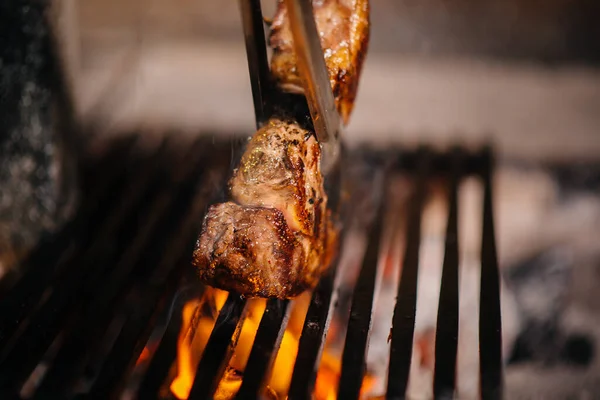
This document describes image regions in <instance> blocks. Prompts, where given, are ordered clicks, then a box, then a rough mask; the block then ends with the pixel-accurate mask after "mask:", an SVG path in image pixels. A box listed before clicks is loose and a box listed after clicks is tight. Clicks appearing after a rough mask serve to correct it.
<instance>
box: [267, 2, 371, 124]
mask: <svg viewBox="0 0 600 400" xmlns="http://www.w3.org/2000/svg"><path fill="white" fill-rule="evenodd" d="M312 5H313V12H314V15H315V22H316V25H317V30H318V31H319V36H320V38H321V47H322V48H323V53H324V55H325V65H326V66H327V70H328V71H329V81H330V83H331V88H332V90H333V94H334V97H335V101H336V105H337V108H338V110H339V112H340V115H341V117H342V119H343V121H344V123H345V124H347V123H348V120H349V118H350V113H351V112H352V108H353V106H354V99H355V98H356V92H357V90H358V81H359V77H360V72H361V69H362V66H363V61H364V57H365V54H366V53H367V47H368V43H369V34H370V32H369V1H368V0H313V2H312ZM288 21H289V19H288V16H287V10H286V7H285V6H284V2H283V0H280V1H279V4H278V6H277V11H276V14H275V17H274V18H273V24H272V25H271V35H270V44H271V47H272V48H273V57H272V59H271V71H272V73H273V76H274V78H275V80H276V81H277V82H278V83H279V85H280V86H281V87H282V88H283V89H284V90H287V91H293V92H302V81H301V79H300V76H299V74H298V70H297V68H296V55H295V52H294V46H293V39H292V31H291V28H290V24H289V22H288Z"/></svg>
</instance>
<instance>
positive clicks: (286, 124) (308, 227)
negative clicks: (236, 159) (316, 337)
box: [193, 0, 369, 298]
mask: <svg viewBox="0 0 600 400" xmlns="http://www.w3.org/2000/svg"><path fill="white" fill-rule="evenodd" d="M313 7H314V14H315V18H316V23H317V29H318V30H319V33H320V37H321V45H322V47H323V48H324V52H325V59H326V66H327V68H328V71H329V76H330V80H331V85H332V89H333V92H334V96H335V99H336V106H337V108H338V111H339V112H340V114H341V115H342V117H343V118H344V119H345V121H347V120H348V117H349V115H350V112H351V111H352V105H353V102H354V97H355V95H356V89H357V85H358V79H359V74H360V70H361V67H362V62H363V57H364V54H365V52H366V49H367V41H368V35H369V27H368V24H369V18H368V12H369V7H368V1H367V0H357V1H354V0H352V1H350V0H340V1H334V0H323V1H314V2H313ZM291 40H292V34H291V32H290V27H289V23H288V21H287V14H286V11H285V8H284V6H283V3H282V2H280V3H279V5H278V9H277V15H276V17H275V20H274V23H273V25H272V32H271V46H272V47H273V49H274V55H273V59H272V65H271V70H272V71H271V72H272V74H273V76H274V78H275V80H276V81H277V82H278V83H279V87H280V89H281V90H283V91H288V92H294V91H296V92H297V91H298V90H297V89H298V88H301V82H300V78H299V77H298V74H297V71H296V61H295V56H294V53H293V50H292V49H293V46H292V44H293V43H292V42H291ZM300 91H301V90H300ZM282 115H283V112H281V114H277V116H274V117H272V118H271V119H270V120H269V121H268V123H267V124H266V125H265V126H264V127H263V128H261V129H260V130H259V131H258V132H257V133H256V134H255V135H254V136H253V137H252V139H251V140H250V142H249V143H248V146H247V148H246V151H245V153H244V155H243V156H242V159H241V163H240V165H239V167H238V168H237V169H236V170H235V171H234V174H233V177H232V179H231V181H230V194H231V199H232V202H228V203H224V204H218V205H215V206H213V207H211V208H210V209H209V211H208V214H207V215H206V217H205V220H204V225H203V228H202V233H201V235H200V238H199V239H198V242H197V245H196V249H195V251H194V256H193V264H194V266H195V267H196V268H197V269H198V273H199V275H200V278H201V280H202V281H204V282H205V283H207V284H209V285H212V286H215V287H217V288H220V289H225V290H233V291H236V292H237V293H239V294H242V295H246V296H260V297H276V298H290V297H294V296H297V295H299V294H300V293H302V292H303V291H305V290H306V289H310V288H313V287H314V286H315V285H316V283H317V281H318V279H319V277H320V276H321V275H322V274H323V272H324V271H325V270H326V269H327V268H328V267H329V264H330V262H331V260H332V258H333V256H334V253H335V251H336V246H335V244H336V243H337V239H338V229H337V226H336V224H335V223H334V222H333V221H334V220H333V216H332V213H331V210H330V209H329V208H328V199H327V196H326V194H325V189H324V182H323V175H322V172H321V149H320V147H319V143H318V142H317V140H316V138H315V134H314V132H313V131H312V130H311V129H309V128H307V127H306V126H304V125H303V124H301V123H299V122H298V120H296V119H294V118H289V117H284V116H282Z"/></svg>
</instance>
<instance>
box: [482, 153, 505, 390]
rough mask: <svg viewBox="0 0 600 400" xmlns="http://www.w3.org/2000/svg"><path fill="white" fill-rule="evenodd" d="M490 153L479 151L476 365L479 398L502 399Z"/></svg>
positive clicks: (499, 317) (497, 283)
mask: <svg viewBox="0 0 600 400" xmlns="http://www.w3.org/2000/svg"><path fill="white" fill-rule="evenodd" d="M492 170H493V156H492V153H491V150H490V149H486V150H485V151H484V152H483V168H482V178H483V186H484V197H483V233H482V242H481V287H480V295H479V303H480V306H479V307H480V308H479V368H480V378H481V382H480V383H481V396H482V398H483V399H486V400H487V399H490V400H496V399H501V398H502V379H503V378H502V319H501V315H500V277H499V271H498V257H497V254H496V238H495V234H494V218H493V205H492V199H493V197H492Z"/></svg>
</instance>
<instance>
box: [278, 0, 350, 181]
mask: <svg viewBox="0 0 600 400" xmlns="http://www.w3.org/2000/svg"><path fill="white" fill-rule="evenodd" d="M285 5H286V7H287V11H288V16H289V19H290V28H291V31H292V35H293V40H294V51H295V54H296V62H297V67H298V72H299V75H300V79H301V80H302V83H303V87H304V93H305V96H306V100H307V101H308V107H309V109H310V114H311V117H312V121H313V125H314V128H315V133H316V134H317V139H318V140H319V143H320V144H321V145H322V146H323V157H324V159H325V162H323V161H322V163H324V164H325V168H324V169H325V170H326V171H327V170H328V169H329V167H330V166H331V165H333V164H335V162H336V160H337V157H338V156H339V154H338V153H339V130H340V121H341V119H340V116H339V113H338V111H337V108H336V106H335V99H334V97H333V92H332V89H331V84H330V82H329V74H328V72H327V66H326V65H325V58H324V56H323V48H322V47H321V42H320V40H319V34H318V32H317V26H316V23H315V18H314V14H313V9H312V1H311V0H285Z"/></svg>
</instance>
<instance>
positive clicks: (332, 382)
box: [170, 288, 373, 400]
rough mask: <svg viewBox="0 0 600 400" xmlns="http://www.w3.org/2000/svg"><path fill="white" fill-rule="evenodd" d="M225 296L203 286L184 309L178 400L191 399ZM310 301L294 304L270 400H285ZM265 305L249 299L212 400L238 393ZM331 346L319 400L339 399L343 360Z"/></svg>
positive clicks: (173, 386) (272, 379)
mask: <svg viewBox="0 0 600 400" xmlns="http://www.w3.org/2000/svg"><path fill="white" fill-rule="evenodd" d="M226 298H227V293H226V292H223V291H221V290H217V289H212V288H207V290H206V292H205V294H204V297H203V298H202V299H196V300H192V301H189V302H188V303H187V304H186V305H185V306H184V308H183V316H182V317H183V318H182V326H181V331H180V334H179V339H178V345H177V376H176V377H175V379H174V380H173V382H172V384H171V386H170V389H171V392H172V393H173V395H175V396H176V397H177V398H178V399H186V398H187V397H188V395H189V392H190V390H191V387H192V384H193V381H194V376H195V372H196V366H197V365H198V363H199V361H200V358H201V357H202V353H203V350H204V347H205V346H206V343H207V341H208V338H209V336H210V333H211V331H212V329H213V327H214V324H215V321H216V317H217V315H218V312H219V311H220V310H221V308H222V307H223V304H224V303H225V300H226ZM309 303H310V293H305V294H304V295H302V296H300V297H298V298H297V299H296V300H295V301H294V303H293V305H292V310H291V314H290V319H289V322H288V325H287V327H286V331H285V333H284V335H283V339H282V341H281V345H280V348H279V351H278V353H277V356H276V358H275V362H274V365H273V370H274V371H277V373H276V374H272V375H271V377H270V379H269V384H268V387H267V396H268V398H273V399H283V398H285V397H286V396H287V391H288V388H289V385H290V381H291V378H292V372H293V369H294V363H295V361H296V355H297V352H298V342H299V339H300V334H301V332H302V326H303V324H304V318H305V316H306V311H307V310H308V305H309ZM207 305H208V306H209V309H210V310H211V311H212V312H211V313H206V312H202V311H201V310H206V308H207V307H206V306H207ZM265 306H266V301H265V300H264V299H251V300H249V301H248V303H247V307H248V312H247V316H246V319H245V320H244V322H243V325H242V330H241V332H240V336H239V339H238V342H237V345H236V348H235V350H234V354H233V356H232V358H231V361H230V363H229V366H228V367H227V369H226V371H225V374H224V375H223V378H222V379H221V381H220V382H219V385H218V387H217V391H216V393H215V397H214V398H215V399H232V398H233V397H234V396H235V394H236V393H237V391H238V390H239V388H240V386H241V383H242V378H243V371H244V369H245V368H246V363H247V362H248V358H249V356H250V351H251V349H252V345H253V344H254V338H255V336H256V331H257V330H258V326H259V324H260V320H261V318H262V315H263V313H264V310H265ZM332 326H335V324H332ZM330 347H331V346H330V345H329V344H328V345H326V348H325V351H324V352H323V356H322V359H321V363H320V366H319V371H318V373H317V379H316V382H315V394H314V398H315V399H317V400H330V399H335V398H336V395H337V385H338V380H339V376H340V372H341V360H340V357H339V355H337V354H336V355H334V352H333V351H331V350H330ZM372 385H373V379H372V378H370V377H367V378H365V380H364V382H363V392H364V391H365V390H368V389H369V388H370V387H372Z"/></svg>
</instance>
